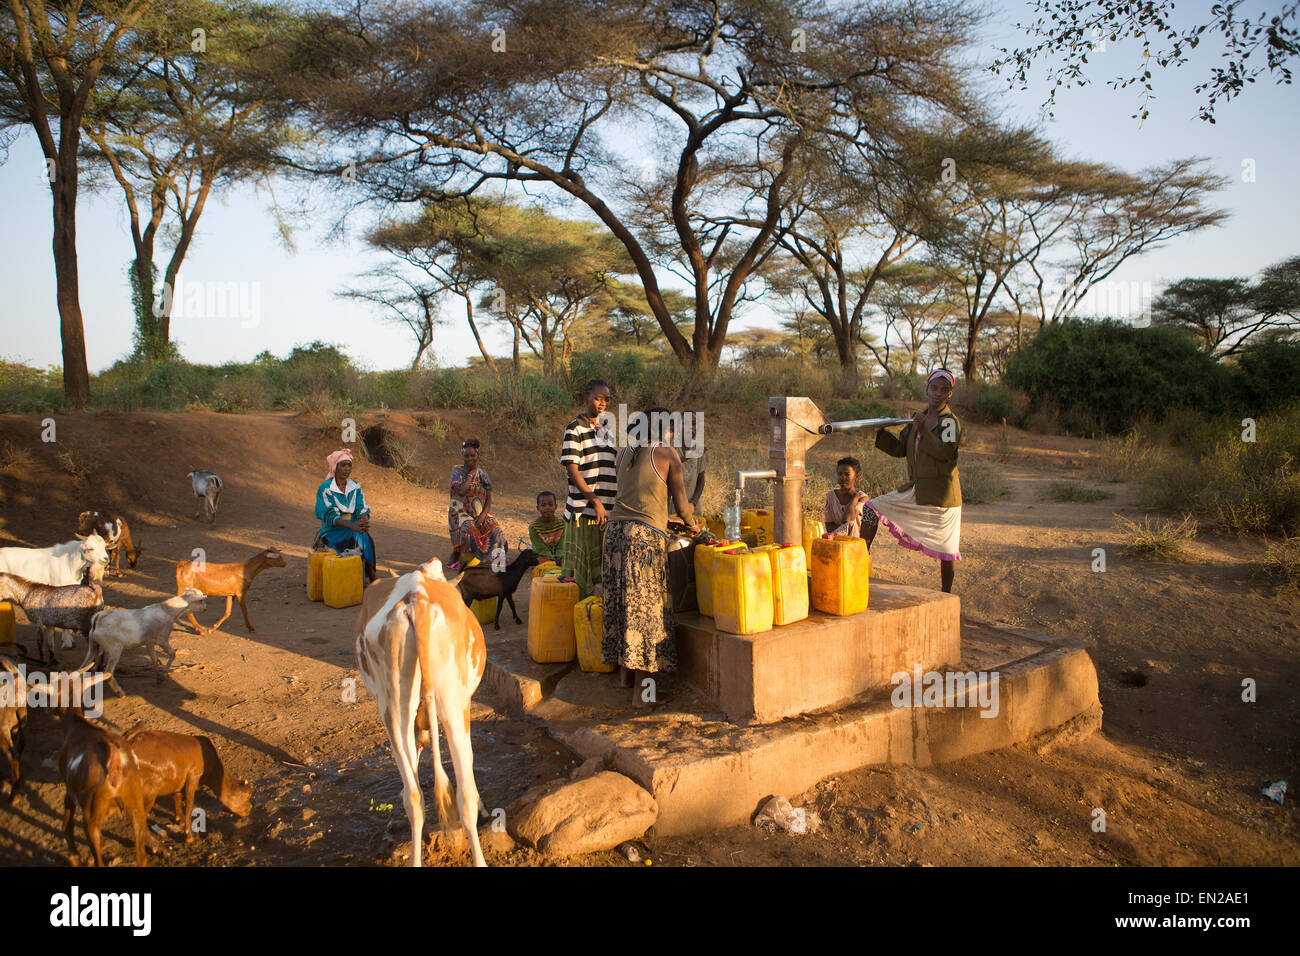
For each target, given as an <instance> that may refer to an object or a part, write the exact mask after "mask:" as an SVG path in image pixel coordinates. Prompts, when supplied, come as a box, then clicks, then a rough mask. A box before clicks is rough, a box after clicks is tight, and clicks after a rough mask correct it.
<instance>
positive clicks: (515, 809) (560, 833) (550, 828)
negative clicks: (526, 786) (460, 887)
mask: <svg viewBox="0 0 1300 956" xmlns="http://www.w3.org/2000/svg"><path fill="white" fill-rule="evenodd" d="M658 817H659V805H658V804H657V803H655V799H654V797H652V796H651V795H650V794H649V793H647V792H646V791H645V790H643V789H642V788H641V787H639V786H637V785H636V784H635V783H633V782H632V781H631V780H630V779H628V778H627V777H625V776H623V775H622V774H620V773H614V772H613V771H610V770H604V771H601V772H600V773H597V774H595V775H594V776H591V777H587V778H586V779H583V780H574V781H569V780H557V781H552V782H550V783H545V784H540V785H538V786H536V787H533V788H532V789H531V790H529V791H528V792H527V793H525V794H524V795H523V796H522V797H520V798H519V799H518V800H516V801H515V802H514V803H512V804H511V805H510V806H509V807H508V808H507V809H506V829H507V830H508V831H509V833H510V835H511V836H512V837H514V838H515V839H516V840H518V841H519V842H520V843H524V844H527V845H528V846H531V847H534V848H535V849H537V850H540V851H541V852H542V853H545V854H547V855H548V856H577V855H578V854H582V853H597V852H599V851H601V850H612V849H613V848H614V847H616V846H618V845H619V844H620V843H624V842H626V841H628V840H635V839H637V838H638V837H640V836H641V835H642V834H644V833H645V832H646V830H648V829H650V827H652V826H654V822H655V820H656V819H658Z"/></svg>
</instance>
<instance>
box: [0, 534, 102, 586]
mask: <svg viewBox="0 0 1300 956" xmlns="http://www.w3.org/2000/svg"><path fill="white" fill-rule="evenodd" d="M87 567H89V568H90V583H92V584H99V585H102V584H103V583H104V569H105V568H106V567H108V548H107V547H106V546H105V544H104V539H103V538H101V537H100V536H99V535H97V534H91V535H87V536H86V537H85V538H83V539H82V540H80V541H65V542H63V543H62V544H56V545H54V546H53V547H49V548H0V571H3V572H6V573H8V574H14V575H17V576H18V577H20V578H26V579H27V580H28V581H31V582H32V583H33V584H52V585H54V586H55V587H62V586H63V585H66V584H80V583H81V580H82V578H83V577H84V576H85V574H86V568H87Z"/></svg>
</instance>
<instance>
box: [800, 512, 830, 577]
mask: <svg viewBox="0 0 1300 956" xmlns="http://www.w3.org/2000/svg"><path fill="white" fill-rule="evenodd" d="M825 533H826V525H824V524H822V523H821V522H820V521H815V520H813V519H812V518H804V519H803V554H804V560H805V561H806V562H807V565H808V567H810V568H811V567H812V543H813V541H814V540H815V539H817V538H820V537H821V536H822V535H824V534H825Z"/></svg>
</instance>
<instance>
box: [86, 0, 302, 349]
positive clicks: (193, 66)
mask: <svg viewBox="0 0 1300 956" xmlns="http://www.w3.org/2000/svg"><path fill="white" fill-rule="evenodd" d="M162 12H163V13H165V14H166V15H165V16H158V15H151V16H146V17H144V18H143V19H142V20H141V21H140V23H139V26H138V28H137V29H136V30H135V31H133V33H132V35H131V38H130V40H129V41H128V42H127V43H126V44H125V45H124V47H123V52H122V55H121V56H120V57H119V58H118V61H117V62H116V63H115V64H114V65H113V68H112V69H111V70H109V71H106V74H105V82H103V83H101V85H100V88H99V90H98V91H97V93H96V95H95V96H94V97H93V98H92V100H91V102H90V103H89V105H88V108H87V110H86V115H85V117H84V119H83V125H84V126H85V129H86V134H87V136H88V137H89V139H90V140H91V145H90V146H89V147H88V148H87V149H86V150H85V152H86V155H87V157H88V159H89V160H91V161H92V162H97V163H99V164H101V165H104V166H107V168H108V170H109V171H110V172H111V175H112V178H113V179H114V180H115V181H116V183H117V185H118V186H119V187H120V188H121V190H122V193H123V198H124V199H125V202H126V208H127V215H128V218H129V222H130V229H131V240H132V243H133V245H134V251H135V258H134V261H133V267H134V271H135V279H134V282H133V286H135V287H136V288H137V289H139V290H140V298H141V305H142V308H141V313H142V314H141V316H140V318H139V321H141V322H142V323H144V325H145V328H144V329H143V330H141V331H142V333H143V334H138V336H137V337H138V338H140V339H141V340H142V341H141V343H140V344H141V345H142V346H143V349H142V351H143V352H144V354H146V355H147V356H150V357H162V356H165V355H166V354H168V352H169V350H170V343H171V317H172V304H173V303H172V299H173V296H172V290H174V289H175V287H176V278H177V276H178V275H179V274H180V269H181V265H182V263H183V262H184V260H185V256H186V253H187V252H188V250H189V248H190V245H191V243H192V242H193V240H194V235H195V232H196V230H197V227H198V223H199V218H200V217H201V216H202V214H203V210H204V207H205V205H206V203H207V200H208V197H209V195H210V194H211V192H212V191H213V190H214V189H217V190H220V189H222V188H227V187H229V186H231V185H233V184H235V183H238V182H241V181H249V180H259V179H262V178H264V177H265V176H266V175H267V174H268V173H269V172H270V171H271V169H272V168H273V157H274V156H275V155H276V154H277V153H278V152H280V151H282V150H283V148H284V147H285V146H286V145H287V144H289V143H291V142H294V141H296V139H297V134H296V132H295V131H294V130H293V128H292V126H291V123H290V120H289V118H288V116H287V115H286V114H285V111H284V110H282V109H281V108H280V106H279V104H278V103H277V102H275V101H274V100H273V99H270V98H268V96H267V93H266V89H265V87H264V86H263V85H262V84H261V82H260V81H259V80H258V78H257V72H258V70H259V69H260V66H259V65H258V60H259V59H260V58H261V57H263V56H265V55H266V50H267V49H268V47H271V46H273V44H274V43H275V42H276V41H283V39H284V38H285V36H286V35H287V34H288V33H289V31H291V30H292V28H293V26H294V24H295V22H296V21H295V20H294V18H293V17H292V16H291V15H289V14H286V13H285V12H284V11H282V10H280V9H279V8H276V7H270V6H266V5H264V4H260V3H254V2H234V3H230V2H223V3H215V2H210V0H174V5H173V6H172V7H169V8H168V9H167V10H165V11H162ZM141 196H144V197H147V199H146V200H145V201H146V204H147V215H145V216H142V214H141V211H140V208H139V206H140V197H141ZM168 213H170V216H171V219H172V220H173V225H174V230H173V231H174V234H175V241H174V244H173V245H172V249H171V252H170V255H169V257H168V260H167V265H166V267H165V268H164V270H163V287H162V288H163V297H162V300H161V301H155V298H154V281H153V276H154V273H155V272H156V269H155V267H154V245H155V241H156V239H157V236H158V231H159V228H160V226H161V225H162V224H163V220H164V217H165V216H166V215H167V214H168ZM142 220H143V223H142ZM151 319H152V320H154V321H151Z"/></svg>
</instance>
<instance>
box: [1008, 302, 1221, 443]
mask: <svg viewBox="0 0 1300 956" xmlns="http://www.w3.org/2000/svg"><path fill="white" fill-rule="evenodd" d="M1006 383H1007V384H1008V385H1010V386H1011V387H1012V388H1016V389H1019V390H1021V391H1023V392H1025V393H1026V394H1028V396H1029V398H1030V400H1031V402H1032V403H1034V404H1035V405H1037V404H1040V403H1045V402H1054V403H1056V404H1057V405H1058V406H1059V407H1060V409H1061V410H1062V424H1063V425H1065V426H1066V427H1068V428H1071V429H1073V430H1076V431H1081V432H1084V433H1092V432H1096V431H1100V432H1104V433H1107V434H1117V433H1119V432H1122V431H1124V430H1125V429H1127V428H1131V427H1133V426H1134V425H1135V424H1137V423H1138V421H1139V420H1141V419H1143V418H1149V419H1152V420H1160V419H1161V418H1162V417H1163V416H1164V415H1165V414H1166V413H1167V412H1168V410H1169V409H1170V408H1175V407H1184V408H1193V409H1200V410H1202V411H1204V412H1207V413H1211V414H1217V413H1221V412H1224V411H1226V410H1228V408H1229V407H1230V405H1231V400H1232V384H1233V383H1232V376H1231V373H1230V372H1229V371H1228V369H1227V368H1225V367H1224V366H1221V365H1220V364H1219V363H1218V362H1216V361H1215V360H1214V359H1213V358H1212V357H1211V356H1209V355H1207V354H1206V353H1205V352H1203V351H1201V350H1200V349H1199V348H1198V347H1197V346H1196V344H1195V343H1194V342H1193V341H1191V339H1189V338H1188V337H1187V336H1185V335H1183V334H1182V333H1180V332H1178V331H1176V330H1173V329H1168V328H1160V327H1152V328H1134V327H1132V326H1129V325H1125V324H1123V323H1121V322H1116V321H1113V320H1104V321H1100V322H1085V321H1081V320H1078V319H1068V320H1066V321H1064V322H1058V323H1056V324H1053V325H1049V326H1047V327H1046V328H1043V329H1042V330H1040V331H1039V332H1038V333H1037V334H1036V335H1035V336H1034V337H1033V338H1032V339H1030V340H1029V341H1028V342H1027V343H1026V344H1025V346H1024V347H1023V348H1022V349H1021V350H1020V351H1019V352H1017V353H1016V354H1015V355H1013V356H1012V357H1011V358H1010V360H1009V361H1008V363H1007V374H1006Z"/></svg>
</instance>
